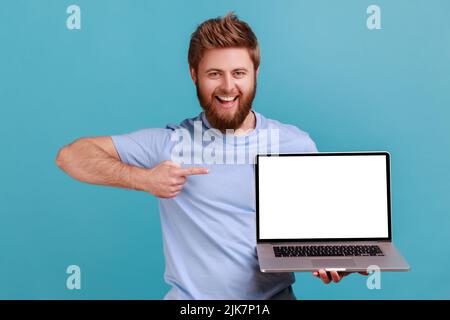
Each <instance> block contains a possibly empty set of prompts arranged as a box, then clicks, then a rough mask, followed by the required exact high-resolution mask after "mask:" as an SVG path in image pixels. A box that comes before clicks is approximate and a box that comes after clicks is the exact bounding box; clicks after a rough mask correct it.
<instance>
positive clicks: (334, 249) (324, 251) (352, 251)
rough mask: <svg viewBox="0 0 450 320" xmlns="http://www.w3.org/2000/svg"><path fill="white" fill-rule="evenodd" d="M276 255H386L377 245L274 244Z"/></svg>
mask: <svg viewBox="0 0 450 320" xmlns="http://www.w3.org/2000/svg"><path fill="white" fill-rule="evenodd" d="M273 252H274V253H275V257H338V256H353V257H355V256H384V254H383V252H382V251H381V249H380V247H379V246H377V245H358V246H347V245H341V246H274V247H273Z"/></svg>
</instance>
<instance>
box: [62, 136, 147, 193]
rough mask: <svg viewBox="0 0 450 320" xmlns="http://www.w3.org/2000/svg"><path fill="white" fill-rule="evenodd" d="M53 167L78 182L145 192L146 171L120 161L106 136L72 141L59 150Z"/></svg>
mask: <svg viewBox="0 0 450 320" xmlns="http://www.w3.org/2000/svg"><path fill="white" fill-rule="evenodd" d="M56 164H57V166H58V167H59V168H61V169H62V170H63V171H65V172H66V173H67V174H68V175H70V176H71V177H73V178H75V179H77V180H80V181H82V182H86V183H91V184H98V185H107V186H114V187H121V188H126V189H133V190H142V191H147V190H145V184H143V183H142V182H143V181H145V180H148V176H149V174H150V172H149V170H148V169H143V168H139V167H135V166H131V165H128V164H126V163H123V162H121V161H120V158H119V155H118V153H117V151H116V148H115V147H114V144H113V142H112V138H111V137H109V136H104V137H93V138H80V139H78V140H75V141H74V142H72V143H70V144H69V145H66V146H64V147H63V148H61V149H60V150H59V152H58V155H57V157H56Z"/></svg>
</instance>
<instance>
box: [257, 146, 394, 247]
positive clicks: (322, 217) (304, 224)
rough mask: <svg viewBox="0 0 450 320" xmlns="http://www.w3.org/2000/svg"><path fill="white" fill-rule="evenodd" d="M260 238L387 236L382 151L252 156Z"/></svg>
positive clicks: (384, 169)
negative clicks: (255, 160)
mask: <svg viewBox="0 0 450 320" xmlns="http://www.w3.org/2000/svg"><path fill="white" fill-rule="evenodd" d="M258 171H259V177H258V180H259V181H258V185H259V236H260V239H344V238H388V232H389V231H388V202H387V194H388V191H387V190H388V189H387V183H388V182H387V173H386V155H384V154H381V155H323V156H317V155H316V156H271V157H267V156H262V157H259V158H258Z"/></svg>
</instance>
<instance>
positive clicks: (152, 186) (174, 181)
mask: <svg viewBox="0 0 450 320" xmlns="http://www.w3.org/2000/svg"><path fill="white" fill-rule="evenodd" d="M148 172H149V174H148V175H149V179H147V180H146V182H145V185H144V188H143V189H144V191H147V192H149V193H151V194H153V195H155V196H156V197H159V198H173V197H176V196H177V195H178V194H179V193H180V192H181V190H182V189H183V186H184V184H185V183H186V180H187V177H188V176H190V175H193V174H207V173H208V172H209V170H208V169H207V168H200V167H190V168H182V167H181V166H180V165H179V164H178V163H176V162H173V161H170V160H166V161H163V162H161V163H159V164H158V165H157V166H155V167H153V168H151V169H150V170H149V171H148Z"/></svg>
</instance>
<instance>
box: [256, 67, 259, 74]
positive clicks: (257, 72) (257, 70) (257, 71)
mask: <svg viewBox="0 0 450 320" xmlns="http://www.w3.org/2000/svg"><path fill="white" fill-rule="evenodd" d="M258 74H259V67H258V69H256V76H258Z"/></svg>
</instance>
